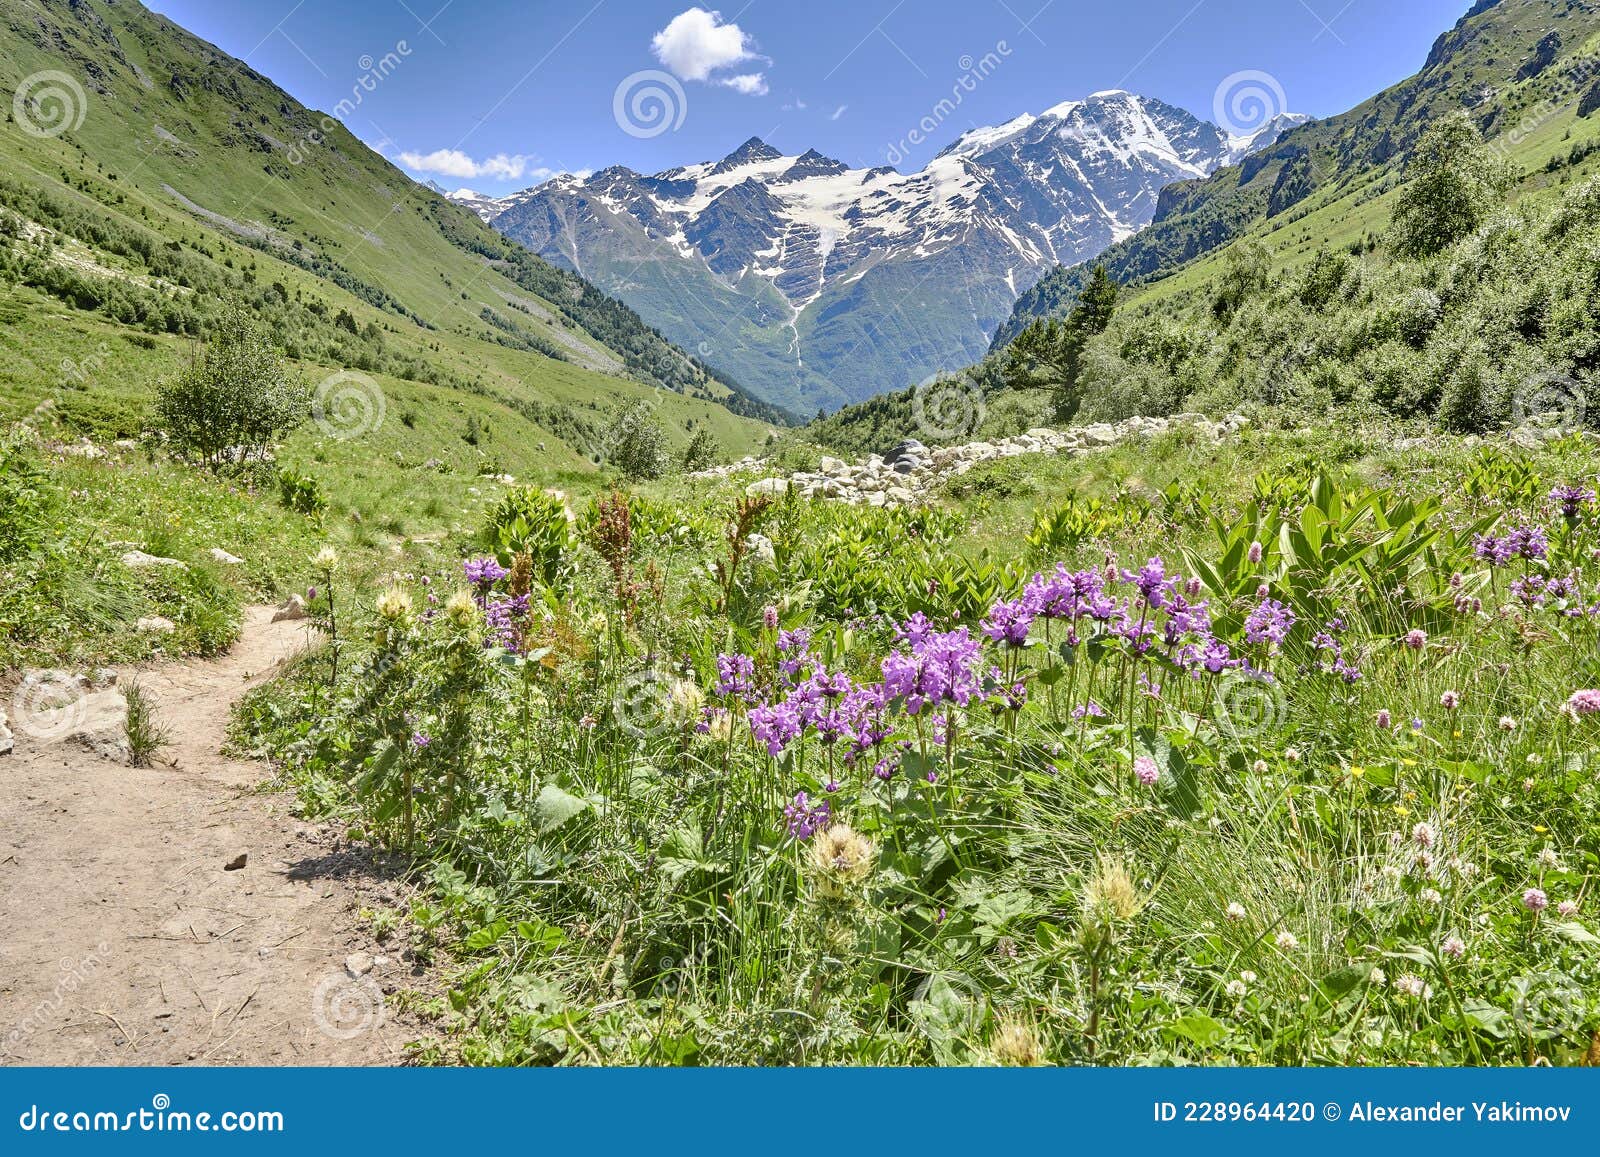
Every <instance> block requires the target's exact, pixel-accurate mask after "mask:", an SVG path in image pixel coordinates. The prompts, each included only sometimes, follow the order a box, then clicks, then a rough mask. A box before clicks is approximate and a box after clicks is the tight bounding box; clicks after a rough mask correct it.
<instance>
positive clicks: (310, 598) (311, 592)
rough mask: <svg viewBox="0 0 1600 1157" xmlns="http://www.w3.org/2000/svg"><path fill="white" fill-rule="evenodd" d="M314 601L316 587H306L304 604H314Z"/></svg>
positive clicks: (315, 599) (315, 598)
mask: <svg viewBox="0 0 1600 1157" xmlns="http://www.w3.org/2000/svg"><path fill="white" fill-rule="evenodd" d="M316 601H317V588H316V587H307V588H306V602H308V603H314V602H316Z"/></svg>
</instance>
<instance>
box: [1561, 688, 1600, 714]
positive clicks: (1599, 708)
mask: <svg viewBox="0 0 1600 1157" xmlns="http://www.w3.org/2000/svg"><path fill="white" fill-rule="evenodd" d="M1566 710H1567V714H1568V715H1570V716H1572V717H1573V718H1574V719H1577V718H1578V717H1580V716H1583V715H1594V714H1596V713H1597V712H1600V691H1597V690H1586V691H1574V692H1573V693H1572V697H1571V698H1570V699H1568V700H1567V708H1566Z"/></svg>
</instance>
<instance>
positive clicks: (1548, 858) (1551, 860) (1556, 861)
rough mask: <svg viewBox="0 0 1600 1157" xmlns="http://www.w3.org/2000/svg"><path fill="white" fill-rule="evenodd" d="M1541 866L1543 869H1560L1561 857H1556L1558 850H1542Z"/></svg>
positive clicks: (1548, 848) (1540, 854) (1540, 850)
mask: <svg viewBox="0 0 1600 1157" xmlns="http://www.w3.org/2000/svg"><path fill="white" fill-rule="evenodd" d="M1539 866H1540V867H1541V868H1559V867H1560V866H1561V857H1560V856H1558V855H1556V850H1555V849H1554V848H1550V847H1545V848H1540V849H1539Z"/></svg>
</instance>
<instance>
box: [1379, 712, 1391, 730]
mask: <svg viewBox="0 0 1600 1157" xmlns="http://www.w3.org/2000/svg"><path fill="white" fill-rule="evenodd" d="M1376 721H1377V724H1378V729H1379V730H1380V731H1387V730H1389V728H1390V727H1392V726H1394V716H1392V715H1390V714H1389V710H1388V708H1384V709H1383V710H1382V711H1380V712H1378V715H1377V720H1376Z"/></svg>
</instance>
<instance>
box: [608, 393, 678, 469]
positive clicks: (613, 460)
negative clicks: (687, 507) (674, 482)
mask: <svg viewBox="0 0 1600 1157" xmlns="http://www.w3.org/2000/svg"><path fill="white" fill-rule="evenodd" d="M651 413H652V409H651V406H650V404H649V403H648V402H639V403H637V404H636V405H633V406H630V407H629V408H627V409H626V410H623V411H622V412H621V413H620V414H619V415H618V416H617V419H616V421H614V422H613V423H612V424H611V427H610V429H608V430H607V431H606V432H605V433H604V434H603V435H602V436H601V450H600V461H602V462H605V463H609V464H610V465H612V466H614V467H616V468H617V469H618V470H620V471H621V472H622V474H623V476H624V477H626V478H630V479H634V480H636V481H644V480H648V479H651V478H660V477H661V476H662V475H663V474H665V473H666V472H667V463H668V459H667V447H666V439H665V436H664V435H663V434H662V432H661V426H660V424H659V423H657V422H656V420H655V419H654V418H653V417H652V416H651Z"/></svg>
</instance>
